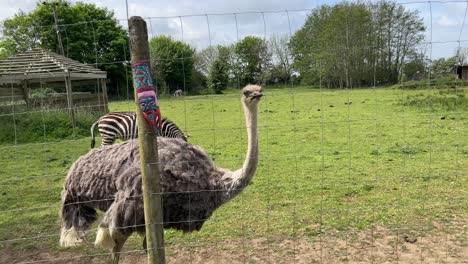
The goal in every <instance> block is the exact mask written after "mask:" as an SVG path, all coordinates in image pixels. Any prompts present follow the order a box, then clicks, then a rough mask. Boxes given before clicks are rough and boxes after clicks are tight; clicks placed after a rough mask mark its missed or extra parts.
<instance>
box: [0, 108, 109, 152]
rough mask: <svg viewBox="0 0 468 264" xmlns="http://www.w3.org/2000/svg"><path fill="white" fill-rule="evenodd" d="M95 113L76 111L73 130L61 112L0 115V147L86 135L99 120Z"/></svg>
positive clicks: (64, 114) (68, 118)
mask: <svg viewBox="0 0 468 264" xmlns="http://www.w3.org/2000/svg"><path fill="white" fill-rule="evenodd" d="M99 116H100V114H99V113H95V112H86V111H78V112H76V114H75V120H76V122H75V123H76V124H75V129H73V128H72V127H71V125H70V117H69V115H68V112H67V111H64V110H63V109H59V110H49V111H44V112H23V113H17V114H6V115H2V116H0V123H1V124H2V126H0V145H13V144H24V143H41V142H50V141H60V140H64V139H79V138H83V137H89V136H90V128H91V125H92V124H93V123H94V122H95V121H96V120H97V119H98V118H99Z"/></svg>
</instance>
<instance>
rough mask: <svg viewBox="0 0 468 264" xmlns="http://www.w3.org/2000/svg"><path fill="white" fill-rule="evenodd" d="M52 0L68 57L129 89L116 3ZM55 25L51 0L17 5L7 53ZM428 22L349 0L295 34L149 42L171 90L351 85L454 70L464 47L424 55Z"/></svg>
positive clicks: (49, 37)
mask: <svg viewBox="0 0 468 264" xmlns="http://www.w3.org/2000/svg"><path fill="white" fill-rule="evenodd" d="M53 3H56V4H57V13H58V16H59V19H60V21H59V24H60V25H61V26H59V28H58V30H59V32H60V34H61V35H62V38H63V39H64V46H65V56H67V57H70V58H72V59H75V60H78V61H81V62H84V63H88V64H95V65H96V66H97V67H99V68H100V69H102V70H105V71H107V72H108V75H109V79H110V82H111V84H110V85H109V92H110V93H111V94H116V93H118V91H119V89H121V90H122V89H124V88H123V87H125V86H126V82H127V81H128V80H129V77H130V76H129V72H130V69H129V65H127V64H126V63H125V62H127V61H129V60H130V58H129V52H128V34H127V32H126V31H125V30H124V29H123V28H122V27H121V26H120V25H119V24H118V22H117V20H116V19H115V18H114V14H113V12H112V11H109V10H108V9H106V8H100V7H97V6H96V5H94V4H88V3H82V2H76V3H73V4H72V3H70V2H68V1H67V0H56V1H53ZM53 25H54V17H53V12H52V8H51V7H50V5H41V4H38V5H37V7H36V9H35V10H33V11H31V12H30V13H24V12H22V11H19V12H18V13H17V14H15V16H14V17H13V18H10V19H7V20H5V21H3V23H2V37H1V39H0V58H2V57H6V56H9V55H12V54H15V53H17V52H21V51H24V50H28V49H31V48H35V47H42V48H46V49H49V50H52V51H59V46H58V45H59V44H58V41H57V34H56V28H55V27H54V26H53ZM425 30H426V28H425V26H424V23H423V20H422V18H421V17H420V16H419V14H418V12H417V11H410V10H407V9H405V8H404V7H403V6H402V5H399V4H397V3H395V2H392V1H388V0H383V1H380V2H376V3H370V2H342V3H339V4H336V5H333V6H330V5H321V6H319V7H317V8H314V9H313V10H312V11H311V12H310V14H309V15H308V17H307V19H306V21H305V23H304V25H303V26H302V27H301V28H300V29H299V30H298V31H296V32H295V33H294V34H293V35H292V36H288V35H273V36H271V37H269V38H268V39H264V38H260V37H257V36H247V37H245V38H243V39H241V40H239V41H238V42H236V43H233V44H231V45H224V46H221V45H219V46H210V47H207V48H205V49H203V50H196V49H194V48H192V47H190V46H189V45H188V44H186V43H183V42H181V41H178V40H174V39H172V38H170V37H167V36H156V37H154V38H152V39H151V40H150V42H149V44H150V56H151V62H152V67H153V71H152V72H153V75H154V76H153V78H154V80H155V82H156V84H157V85H158V87H159V89H160V90H161V92H162V93H166V94H170V93H173V92H174V91H175V90H177V89H182V90H185V91H187V92H189V93H221V92H222V90H224V89H226V88H228V87H234V88H236V87H241V86H243V85H245V84H246V83H260V84H268V85H275V84H283V85H284V84H291V83H295V84H304V85H319V84H321V85H323V86H325V87H329V88H346V87H362V86H373V85H388V84H395V83H398V82H400V81H402V80H407V79H412V78H415V76H417V75H418V74H425V73H426V72H427V71H428V67H429V65H432V68H434V71H437V72H438V73H439V74H442V75H443V74H447V73H449V72H450V71H451V70H452V67H453V65H454V64H456V63H461V62H460V58H462V57H463V56H466V54H465V53H466V51H465V52H464V51H463V49H460V50H458V51H457V54H455V56H454V57H453V58H448V59H445V58H443V59H440V60H436V61H434V62H429V61H428V59H427V57H425V56H424V55H423V54H424V52H423V49H424V43H423V41H424V32H425ZM96 62H97V63H96ZM452 63H453V64H452ZM119 87H120V88H119Z"/></svg>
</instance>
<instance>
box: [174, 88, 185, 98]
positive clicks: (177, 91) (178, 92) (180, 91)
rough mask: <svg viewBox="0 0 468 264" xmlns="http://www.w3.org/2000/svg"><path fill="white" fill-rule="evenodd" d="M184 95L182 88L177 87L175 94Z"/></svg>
mask: <svg viewBox="0 0 468 264" xmlns="http://www.w3.org/2000/svg"><path fill="white" fill-rule="evenodd" d="M182 95H184V92H183V91H182V90H181V89H177V90H176V91H175V92H174V96H182Z"/></svg>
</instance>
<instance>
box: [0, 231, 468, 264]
mask: <svg viewBox="0 0 468 264" xmlns="http://www.w3.org/2000/svg"><path fill="white" fill-rule="evenodd" d="M314 228H316V227H314ZM439 228H440V229H438V230H437V231H431V232H430V233H431V234H429V235H425V236H421V235H420V233H421V230H417V231H415V230H402V229H399V230H389V229H385V228H381V227H378V228H375V229H372V230H366V231H352V232H350V231H348V232H328V233H326V234H323V235H314V236H306V235H299V234H298V235H297V236H292V237H287V238H285V237H268V238H258V239H240V240H236V241H228V242H222V243H216V244H205V243H195V242H194V243H193V246H185V247H180V246H178V245H168V246H167V250H166V254H167V263H180V264H186V263H207V264H220V263H292V262H294V263H343V262H346V263H395V262H396V261H398V262H399V263H463V262H464V261H466V260H467V259H468V244H467V243H468V239H467V234H466V225H465V224H462V225H456V227H455V226H453V225H451V226H444V227H443V228H442V226H440V227H439ZM441 230H443V231H441ZM124 250H125V251H126V252H125V254H124V255H123V256H122V259H121V262H120V263H122V264H136V263H146V255H145V254H144V253H143V252H142V251H140V250H138V249H137V250H135V249H130V248H127V249H124ZM107 260H108V256H107V255H106V254H105V253H95V254H92V255H89V254H88V255H86V254H83V253H81V254H80V253H79V252H78V251H76V250H73V251H61V252H52V251H51V250H49V249H33V250H23V251H13V250H11V249H4V250H2V251H1V252H0V263H67V264H75V263H76V264H77V263H86V264H91V263H96V264H101V263H107Z"/></svg>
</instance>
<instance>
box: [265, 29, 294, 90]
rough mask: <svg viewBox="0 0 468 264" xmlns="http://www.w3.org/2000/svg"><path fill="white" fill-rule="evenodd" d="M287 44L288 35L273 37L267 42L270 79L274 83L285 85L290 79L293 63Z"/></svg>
mask: <svg viewBox="0 0 468 264" xmlns="http://www.w3.org/2000/svg"><path fill="white" fill-rule="evenodd" d="M288 43H289V36H288V35H273V36H272V37H271V38H270V40H269V41H268V49H269V50H270V54H271V55H272V64H273V67H272V69H271V76H270V78H271V79H272V80H273V81H274V82H282V83H286V82H288V81H289V79H290V78H291V74H292V71H293V68H292V63H293V61H292V57H291V51H290V50H289V46H288Z"/></svg>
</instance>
